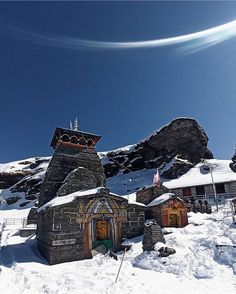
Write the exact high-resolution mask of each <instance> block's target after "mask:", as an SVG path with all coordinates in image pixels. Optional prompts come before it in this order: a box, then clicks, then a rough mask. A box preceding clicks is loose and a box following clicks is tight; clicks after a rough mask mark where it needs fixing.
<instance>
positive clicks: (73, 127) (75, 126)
mask: <svg viewBox="0 0 236 294" xmlns="http://www.w3.org/2000/svg"><path fill="white" fill-rule="evenodd" d="M70 129H71V130H72V131H78V130H79V123H78V118H77V117H76V118H75V120H74V121H73V122H71V120H70Z"/></svg>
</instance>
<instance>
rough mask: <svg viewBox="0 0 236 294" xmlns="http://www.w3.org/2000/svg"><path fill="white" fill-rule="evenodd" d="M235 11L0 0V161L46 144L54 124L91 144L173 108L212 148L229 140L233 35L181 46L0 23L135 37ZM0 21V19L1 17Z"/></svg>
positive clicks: (128, 134) (135, 137) (234, 87)
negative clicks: (56, 41) (55, 42)
mask: <svg viewBox="0 0 236 294" xmlns="http://www.w3.org/2000/svg"><path fill="white" fill-rule="evenodd" d="M233 20H236V2H212V1H210V2H69V3H66V2H56V3H55V2H37V3H33V2H21V3H16V2H14V3H13V2H0V40H1V42H0V68H1V70H0V118H1V124H0V130H1V144H0V162H7V161H13V160H17V159H24V158H27V157H33V156H47V155H50V154H52V150H51V149H50V147H49V144H50V140H51V137H52V134H53V132H54V129H55V127H58V126H61V127H69V121H70V120H71V119H73V118H75V117H76V116H78V119H79V123H80V129H81V130H84V131H88V132H93V133H97V134H99V135H101V136H102V140H101V142H100V143H99V144H98V146H97V150H99V151H105V150H110V149H114V148H118V147H121V146H124V145H129V144H132V143H136V142H138V141H139V140H141V139H143V138H145V137H146V136H148V135H150V133H152V132H153V131H155V130H156V129H158V128H160V127H161V126H163V125H164V124H166V123H168V122H170V121H171V120H172V119H174V118H176V117H182V116H184V117H193V118H195V119H196V120H197V121H198V122H199V124H200V125H201V126H202V127H203V128H204V129H205V131H206V133H207V134H208V137H209V148H210V149H211V150H212V151H213V153H214V155H215V157H216V158H230V157H231V156H232V155H233V153H234V145H235V143H236V138H235V135H236V131H235V125H236V37H233V38H231V39H228V40H226V41H224V42H222V43H219V44H216V45H214V46H211V47H208V48H205V49H202V50H199V51H196V52H188V51H187V52H186V51H185V50H183V49H181V47H178V48H177V47H176V46H167V47H161V48H158V47H157V48H141V49H140V48H137V49H122V50H118V49H115V50H113V49H96V48H94V49H91V48H77V49H68V48H60V47H57V46H49V45H45V44H40V41H39V42H37V43H36V42H31V41H29V40H24V38H21V37H18V36H16V34H15V36H13V35H12V34H11V33H9V32H8V31H4V25H10V26H12V27H16V28H21V29H25V30H29V31H35V32H40V33H42V34H45V36H47V35H60V36H65V37H70V38H78V39H86V40H93V41H96V40H97V41H107V42H131V41H145V40H153V39H161V38H168V37H174V36H178V35H184V34H190V33H194V32H198V31H202V30H205V29H208V28H211V27H215V26H218V25H222V24H224V23H227V22H230V21H233ZM1 25H2V26H1Z"/></svg>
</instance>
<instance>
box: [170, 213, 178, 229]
mask: <svg viewBox="0 0 236 294" xmlns="http://www.w3.org/2000/svg"><path fill="white" fill-rule="evenodd" d="M169 226H170V227H178V220H177V214H170V215H169Z"/></svg>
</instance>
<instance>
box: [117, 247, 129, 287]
mask: <svg viewBox="0 0 236 294" xmlns="http://www.w3.org/2000/svg"><path fill="white" fill-rule="evenodd" d="M125 252H126V248H125V251H124V254H123V256H122V260H121V263H120V267H119V270H118V273H117V276H116V281H115V283H116V282H117V280H118V277H119V274H120V270H121V267H122V264H123V261H124V257H125Z"/></svg>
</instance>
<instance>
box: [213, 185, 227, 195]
mask: <svg viewBox="0 0 236 294" xmlns="http://www.w3.org/2000/svg"><path fill="white" fill-rule="evenodd" d="M215 186H216V193H217V194H220V193H225V185H224V184H216V185H215Z"/></svg>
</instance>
